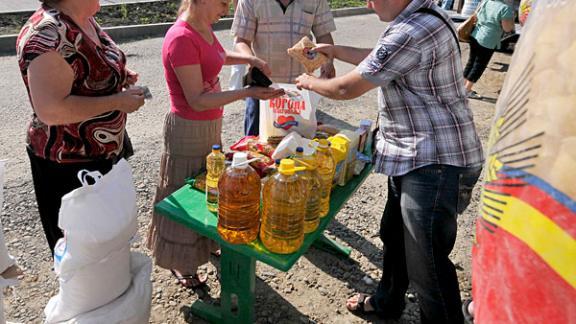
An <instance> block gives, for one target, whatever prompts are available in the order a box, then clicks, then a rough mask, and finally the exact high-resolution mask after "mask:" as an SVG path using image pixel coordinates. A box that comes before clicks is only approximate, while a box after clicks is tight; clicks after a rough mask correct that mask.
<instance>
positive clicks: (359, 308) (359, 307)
mask: <svg viewBox="0 0 576 324" xmlns="http://www.w3.org/2000/svg"><path fill="white" fill-rule="evenodd" d="M355 296H358V297H357V300H356V307H354V308H350V307H348V304H346V309H348V311H349V312H350V313H352V314H354V315H356V316H359V317H364V316H370V315H376V316H378V318H380V319H399V318H400V317H401V316H402V312H403V309H402V310H400V312H394V313H389V312H382V311H377V310H376V309H373V310H366V308H365V306H366V300H367V299H368V298H373V297H374V296H370V295H366V294H363V293H358V294H356V295H355ZM352 297H354V296H352ZM352 297H350V298H352ZM350 298H348V300H350Z"/></svg>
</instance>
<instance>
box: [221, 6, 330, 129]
mask: <svg viewBox="0 0 576 324" xmlns="http://www.w3.org/2000/svg"><path fill="white" fill-rule="evenodd" d="M334 30H336V25H335V24H334V18H333V17H332V12H331V11H330V7H329V6H328V2H327V1H326V0H239V1H238V6H237V8H236V13H235V14H234V23H233V24H232V34H233V35H234V37H235V38H236V46H235V47H236V50H237V51H240V52H242V53H245V54H248V55H255V56H257V57H259V58H261V59H263V60H264V61H266V62H267V63H268V67H269V69H268V70H267V71H263V72H264V73H265V74H267V75H268V76H269V77H270V78H271V79H272V81H273V82H283V83H292V82H294V81H295V79H296V77H297V76H299V75H300V74H301V73H303V72H304V68H303V67H302V65H301V64H300V63H298V62H297V61H296V60H294V59H293V58H291V57H289V56H288V54H287V52H286V50H287V49H288V48H290V47H292V46H293V45H294V44H296V43H297V42H298V41H299V40H300V39H302V37H304V36H310V35H311V33H313V34H314V37H316V41H317V42H319V43H328V44H334V41H333V40H332V35H331V34H330V33H331V32H333V31H334ZM335 74H336V73H335V70H334V65H333V63H332V61H330V62H328V63H326V64H325V65H324V66H322V67H321V77H326V78H331V77H334V75H335ZM259 104H260V102H259V101H258V99H254V98H247V99H246V115H245V118H244V132H245V135H258V130H259V129H258V127H259V112H260V105H259Z"/></svg>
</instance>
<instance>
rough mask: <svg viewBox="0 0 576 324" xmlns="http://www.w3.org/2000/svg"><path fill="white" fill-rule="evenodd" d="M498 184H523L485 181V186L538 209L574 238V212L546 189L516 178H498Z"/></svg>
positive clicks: (575, 223)
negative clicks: (494, 183)
mask: <svg viewBox="0 0 576 324" xmlns="http://www.w3.org/2000/svg"><path fill="white" fill-rule="evenodd" d="M496 183H498V184H505V185H511V184H516V185H518V184H524V185H525V186H521V187H518V186H497V185H491V184H492V183H486V184H485V188H486V189H489V190H492V191H497V192H501V193H505V194H509V195H511V196H514V197H516V198H518V199H520V200H522V201H524V202H525V203H527V204H529V205H530V206H532V207H534V208H535V209H537V210H538V211H540V212H541V213H542V214H543V215H545V216H546V217H548V218H549V219H550V220H551V221H553V222H554V223H555V224H556V225H558V226H559V227H560V228H562V230H564V231H565V232H566V233H568V234H569V235H570V236H572V237H573V238H574V239H576V222H574V213H572V211H571V210H570V209H568V208H567V207H566V206H564V205H563V204H561V203H560V202H558V201H557V200H555V199H554V198H553V197H551V196H550V195H548V193H547V192H546V191H543V190H541V189H540V188H538V187H536V186H533V185H530V184H528V183H526V182H524V181H520V180H518V179H505V180H498V181H497V182H496Z"/></svg>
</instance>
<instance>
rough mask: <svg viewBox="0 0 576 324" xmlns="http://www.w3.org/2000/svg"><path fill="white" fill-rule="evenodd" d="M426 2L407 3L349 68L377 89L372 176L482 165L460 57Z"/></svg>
mask: <svg viewBox="0 0 576 324" xmlns="http://www.w3.org/2000/svg"><path fill="white" fill-rule="evenodd" d="M422 7H424V8H431V9H434V10H436V11H437V12H439V13H440V14H441V15H443V16H444V17H445V18H446V19H447V20H448V21H450V18H449V17H448V16H447V15H446V14H444V12H443V11H442V10H441V9H439V8H438V6H436V5H435V4H433V3H432V0H414V1H412V2H411V3H410V4H409V5H408V6H407V7H406V8H405V9H404V11H402V12H401V13H400V15H399V16H398V17H397V18H396V19H395V20H394V21H392V22H391V23H390V25H389V26H388V27H387V28H386V30H385V31H384V33H382V35H381V36H380V39H379V40H378V43H377V45H376V47H375V48H374V49H373V50H372V52H371V53H370V55H368V56H367V57H366V59H364V61H363V62H362V63H361V64H360V65H359V66H358V67H357V68H356V70H357V71H358V72H359V73H360V74H361V75H362V77H363V78H364V79H366V80H368V81H370V82H372V83H374V84H376V85H378V86H379V87H380V89H379V91H378V105H379V127H380V131H379V132H378V133H377V135H376V162H375V163H376V164H375V170H376V172H379V173H384V174H386V175H389V176H400V175H404V174H406V173H408V172H410V171H412V170H414V169H417V168H420V167H423V166H426V165H430V164H447V165H453V166H460V167H470V166H479V165H482V164H483V161H484V156H483V152H482V144H481V143H480V139H479V138H478V135H477V133H476V128H475V126H474V121H473V118H472V112H471V111H470V108H469V106H468V99H467V98H466V91H465V89H464V80H463V76H462V64H461V60H460V53H459V51H458V47H457V44H456V41H455V39H454V36H453V34H452V33H451V31H450V30H449V28H454V27H453V26H452V25H451V26H450V27H448V25H446V23H445V22H443V21H442V20H440V19H439V18H438V17H435V16H433V15H431V14H426V13H417V12H416V10H418V9H420V8H422Z"/></svg>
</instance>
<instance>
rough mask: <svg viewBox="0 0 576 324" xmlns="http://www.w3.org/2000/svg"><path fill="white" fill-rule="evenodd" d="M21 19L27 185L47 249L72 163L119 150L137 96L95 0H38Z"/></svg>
mask: <svg viewBox="0 0 576 324" xmlns="http://www.w3.org/2000/svg"><path fill="white" fill-rule="evenodd" d="M40 2H42V6H41V8H39V9H38V10H37V11H36V12H35V13H34V14H33V15H32V16H31V17H30V19H29V20H28V22H27V23H26V24H25V25H24V27H22V30H21V31H20V35H19V36H18V40H17V56H18V63H19V65H20V71H21V74H22V79H23V80H24V84H25V86H26V90H27V91H28V95H29V98H30V102H31V105H32V109H33V114H32V119H31V122H30V125H29V127H28V132H27V138H26V142H27V151H28V155H29V157H30V165H31V168H32V178H33V181H34V190H35V192H36V199H37V202H38V210H39V213H40V219H41V221H42V226H43V228H44V232H45V234H46V238H47V240H48V244H49V246H50V249H51V250H52V251H53V249H54V246H55V244H56V242H57V241H58V239H59V238H60V237H62V232H61V230H60V229H59V228H58V211H59V209H60V200H61V198H62V196H63V195H65V194H66V193H68V192H70V191H72V190H74V189H75V188H77V187H79V186H80V183H79V181H78V179H77V177H76V175H77V173H78V171H79V170H83V169H88V170H99V171H100V172H102V173H106V172H108V171H109V170H110V169H111V168H112V165H113V164H114V163H115V162H116V161H117V160H118V159H119V158H120V157H121V156H122V153H123V148H124V147H123V141H124V137H125V126H126V115H127V114H128V113H131V112H134V111H136V110H138V109H139V108H140V107H141V106H142V105H143V104H144V96H143V92H142V90H141V89H137V88H133V89H129V90H124V89H126V88H127V87H128V86H129V85H133V84H134V83H135V82H136V81H137V79H138V75H137V74H136V73H134V72H131V71H130V70H128V69H127V68H126V56H125V55H124V53H123V52H122V51H121V50H120V49H119V48H118V47H117V45H116V44H115V43H114V42H113V41H112V39H110V37H109V36H108V35H107V34H106V33H105V32H104V31H103V30H102V29H101V28H100V26H99V25H98V23H96V20H95V19H94V17H93V16H94V14H96V12H98V10H99V9H100V4H99V1H98V0H83V1H77V0H40Z"/></svg>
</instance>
